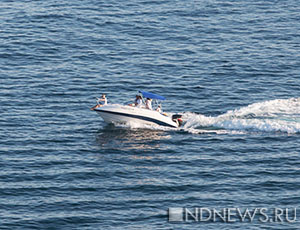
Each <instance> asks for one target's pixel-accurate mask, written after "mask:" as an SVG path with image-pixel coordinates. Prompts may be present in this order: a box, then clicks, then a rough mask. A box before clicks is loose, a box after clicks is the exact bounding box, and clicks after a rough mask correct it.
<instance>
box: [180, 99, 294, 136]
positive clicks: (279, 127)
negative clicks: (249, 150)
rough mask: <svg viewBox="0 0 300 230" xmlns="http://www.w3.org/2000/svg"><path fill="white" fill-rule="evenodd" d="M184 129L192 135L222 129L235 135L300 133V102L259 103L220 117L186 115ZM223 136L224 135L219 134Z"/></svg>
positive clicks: (231, 111) (291, 100) (186, 113)
mask: <svg viewBox="0 0 300 230" xmlns="http://www.w3.org/2000/svg"><path fill="white" fill-rule="evenodd" d="M183 119H184V120H185V124H184V126H183V129H184V130H186V131H189V132H193V133H194V132H197V131H198V130H201V131H203V130H209V131H212V129H216V130H218V129H221V130H227V131H232V132H242V133H243V132H247V131H259V132H285V133H300V98H290V99H276V100H270V101H264V102H258V103H254V104H251V105H248V106H246V107H242V108H240V109H236V110H230V111H228V112H226V113H225V114H222V115H220V116H217V117H211V116H204V115H201V114H196V113H192V112H185V113H183ZM219 132H220V131H219Z"/></svg>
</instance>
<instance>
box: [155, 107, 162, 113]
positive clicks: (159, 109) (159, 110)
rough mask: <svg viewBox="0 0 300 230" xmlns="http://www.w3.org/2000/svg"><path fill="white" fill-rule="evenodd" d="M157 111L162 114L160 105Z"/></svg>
mask: <svg viewBox="0 0 300 230" xmlns="http://www.w3.org/2000/svg"><path fill="white" fill-rule="evenodd" d="M156 111H157V112H159V113H162V110H161V106H160V105H158V107H157V109H156Z"/></svg>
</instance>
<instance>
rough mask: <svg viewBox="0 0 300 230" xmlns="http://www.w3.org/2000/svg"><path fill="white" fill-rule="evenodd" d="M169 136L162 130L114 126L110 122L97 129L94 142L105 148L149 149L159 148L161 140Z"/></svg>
mask: <svg viewBox="0 0 300 230" xmlns="http://www.w3.org/2000/svg"><path fill="white" fill-rule="evenodd" d="M170 138H171V136H170V135H169V134H168V133H167V132H165V131H162V130H153V129H144V128H135V129H132V128H130V127H116V126H114V125H112V124H109V125H107V126H105V127H104V128H103V129H99V130H98V132H97V136H96V142H97V144H98V145H99V146H101V147H102V148H105V149H114V150H134V149H142V150H151V149H157V148H161V141H162V140H166V139H170Z"/></svg>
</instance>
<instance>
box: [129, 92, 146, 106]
mask: <svg viewBox="0 0 300 230" xmlns="http://www.w3.org/2000/svg"><path fill="white" fill-rule="evenodd" d="M142 103H143V101H142V97H141V96H140V95H136V96H135V100H134V103H132V104H129V105H130V106H135V107H138V108H140V107H141V106H142Z"/></svg>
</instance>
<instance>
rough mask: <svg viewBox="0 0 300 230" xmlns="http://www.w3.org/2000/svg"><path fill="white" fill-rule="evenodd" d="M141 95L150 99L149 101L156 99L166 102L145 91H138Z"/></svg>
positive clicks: (158, 96)
mask: <svg viewBox="0 0 300 230" xmlns="http://www.w3.org/2000/svg"><path fill="white" fill-rule="evenodd" d="M139 93H141V94H142V95H143V97H147V98H151V99H157V100H166V98H165V97H163V96H160V95H157V94H154V93H149V92H145V91H139Z"/></svg>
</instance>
